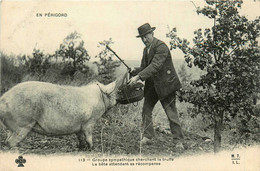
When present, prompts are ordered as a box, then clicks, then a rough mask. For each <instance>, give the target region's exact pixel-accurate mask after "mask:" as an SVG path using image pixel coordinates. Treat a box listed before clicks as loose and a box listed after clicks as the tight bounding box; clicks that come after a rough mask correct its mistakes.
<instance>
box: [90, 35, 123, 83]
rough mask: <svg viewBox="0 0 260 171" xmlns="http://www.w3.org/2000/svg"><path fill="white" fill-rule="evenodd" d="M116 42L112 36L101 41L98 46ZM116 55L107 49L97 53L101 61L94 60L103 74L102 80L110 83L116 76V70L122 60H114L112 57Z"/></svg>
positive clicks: (101, 74)
mask: <svg viewBox="0 0 260 171" xmlns="http://www.w3.org/2000/svg"><path fill="white" fill-rule="evenodd" d="M113 43H114V42H113V41H112V39H111V38H110V39H109V40H104V41H102V42H99V45H98V47H102V46H103V47H106V45H108V46H109V45H111V44H113ZM113 56H114V55H113V54H112V53H111V52H110V51H109V50H108V49H107V48H105V49H103V50H102V51H101V52H100V53H99V54H98V55H96V56H95V57H96V58H99V61H96V62H94V64H96V65H97V67H98V75H100V76H101V80H100V81H101V82H104V83H109V82H111V81H112V80H113V78H114V72H115V69H116V68H117V67H119V66H120V64H121V63H120V61H118V60H113V59H112V57H113Z"/></svg>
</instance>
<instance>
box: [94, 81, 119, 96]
mask: <svg viewBox="0 0 260 171" xmlns="http://www.w3.org/2000/svg"><path fill="white" fill-rule="evenodd" d="M97 84H98V86H99V87H100V89H101V90H102V91H103V92H104V93H106V94H110V93H112V92H113V91H114V90H115V87H116V82H115V81H114V82H112V83H110V84H108V85H104V84H101V83H97Z"/></svg>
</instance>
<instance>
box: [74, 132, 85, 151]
mask: <svg viewBox="0 0 260 171" xmlns="http://www.w3.org/2000/svg"><path fill="white" fill-rule="evenodd" d="M76 135H77V137H78V140H79V146H78V147H79V149H80V150H85V148H86V136H85V133H84V132H83V131H79V132H77V133H76Z"/></svg>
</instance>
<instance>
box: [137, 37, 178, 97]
mask: <svg viewBox="0 0 260 171" xmlns="http://www.w3.org/2000/svg"><path fill="white" fill-rule="evenodd" d="M136 72H137V73H138V75H139V76H140V78H141V80H143V81H145V87H144V91H145V92H144V93H146V90H147V89H149V88H150V87H151V86H154V88H155V90H156V92H157V95H158V97H159V99H160V100H162V99H164V98H165V97H167V96H168V95H169V94H171V93H173V92H175V91H177V90H179V89H180V88H181V83H180V80H179V78H178V76H177V74H176V71H175V68H174V66H173V62H172V57H171V53H170V50H169V48H168V47H167V45H166V44H165V43H164V42H162V41H161V40H158V39H156V38H154V40H153V42H152V45H151V48H150V51H149V54H147V47H145V48H144V52H143V58H142V62H141V67H139V68H136Z"/></svg>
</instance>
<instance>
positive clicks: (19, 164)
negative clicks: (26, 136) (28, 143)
mask: <svg viewBox="0 0 260 171" xmlns="http://www.w3.org/2000/svg"><path fill="white" fill-rule="evenodd" d="M15 163H17V164H18V166H17V167H24V165H23V164H24V163H26V160H25V159H24V158H23V156H19V157H18V159H16V160H15Z"/></svg>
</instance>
